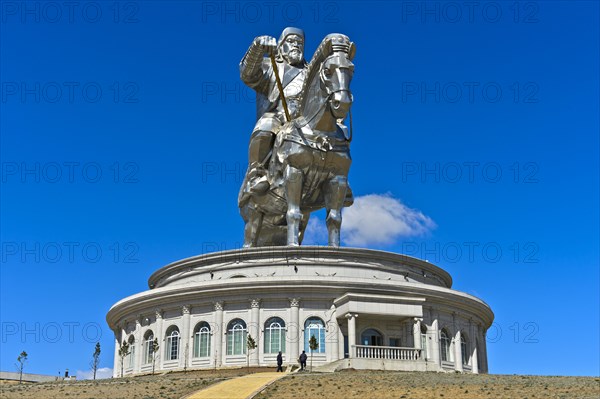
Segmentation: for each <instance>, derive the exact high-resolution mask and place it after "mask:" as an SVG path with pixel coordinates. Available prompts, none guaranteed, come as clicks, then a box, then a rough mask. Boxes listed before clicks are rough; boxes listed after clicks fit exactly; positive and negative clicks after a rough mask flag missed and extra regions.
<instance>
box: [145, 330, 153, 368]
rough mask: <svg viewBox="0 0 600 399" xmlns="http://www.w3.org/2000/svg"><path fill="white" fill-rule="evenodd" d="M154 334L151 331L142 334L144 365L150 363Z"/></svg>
mask: <svg viewBox="0 0 600 399" xmlns="http://www.w3.org/2000/svg"><path fill="white" fill-rule="evenodd" d="M153 342H154V334H153V333H152V330H148V331H146V334H144V364H148V363H152V355H153V353H152V352H153V349H152V348H153V346H152V345H153Z"/></svg>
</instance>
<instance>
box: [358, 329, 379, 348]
mask: <svg viewBox="0 0 600 399" xmlns="http://www.w3.org/2000/svg"><path fill="white" fill-rule="evenodd" d="M360 344H361V345H371V346H383V335H381V333H380V332H379V331H377V330H375V329H374V328H369V329H367V330H365V331H363V333H362V334H361V335H360Z"/></svg>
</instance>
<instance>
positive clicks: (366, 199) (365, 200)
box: [303, 194, 436, 247]
mask: <svg viewBox="0 0 600 399" xmlns="http://www.w3.org/2000/svg"><path fill="white" fill-rule="evenodd" d="M343 212H344V213H343V221H342V241H343V242H344V243H345V244H347V245H351V246H357V247H364V246H369V245H389V244H393V243H394V242H396V240H398V239H400V238H404V237H414V236H421V235H424V234H426V233H428V232H429V231H431V230H433V229H434V228H435V227H436V224H435V223H434V221H433V220H431V218H429V217H428V216H426V215H424V214H423V213H422V212H421V211H419V210H417V209H412V208H409V207H407V206H406V205H404V204H403V203H402V202H401V201H400V200H398V199H396V198H394V197H392V196H391V195H389V194H370V195H364V196H361V197H356V198H355V199H354V205H352V206H351V207H349V208H344V211H343ZM303 244H304V245H327V227H326V225H325V221H324V220H321V219H320V218H318V217H316V216H311V218H310V220H309V222H308V226H307V227H306V232H305V233H304V241H303Z"/></svg>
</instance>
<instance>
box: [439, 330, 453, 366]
mask: <svg viewBox="0 0 600 399" xmlns="http://www.w3.org/2000/svg"><path fill="white" fill-rule="evenodd" d="M440 351H441V355H442V361H443V362H451V361H452V360H451V357H450V353H451V352H450V338H449V337H448V333H447V332H446V330H444V329H443V330H442V331H441V332H440Z"/></svg>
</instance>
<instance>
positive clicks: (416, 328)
mask: <svg viewBox="0 0 600 399" xmlns="http://www.w3.org/2000/svg"><path fill="white" fill-rule="evenodd" d="M413 342H414V345H413V346H414V348H415V349H422V348H421V320H420V319H418V318H416V317H415V322H414V324H413Z"/></svg>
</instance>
